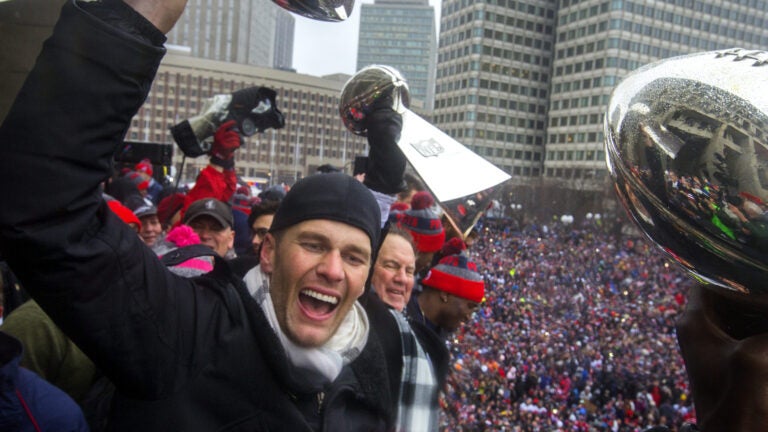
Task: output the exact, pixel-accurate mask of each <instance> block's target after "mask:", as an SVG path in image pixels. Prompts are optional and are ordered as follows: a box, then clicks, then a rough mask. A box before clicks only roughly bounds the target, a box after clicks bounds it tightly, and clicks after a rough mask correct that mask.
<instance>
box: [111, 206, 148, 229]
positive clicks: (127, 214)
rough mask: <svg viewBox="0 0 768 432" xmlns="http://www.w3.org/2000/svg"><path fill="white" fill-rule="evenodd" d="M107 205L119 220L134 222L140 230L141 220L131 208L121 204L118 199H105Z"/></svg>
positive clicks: (128, 222) (127, 222)
mask: <svg viewBox="0 0 768 432" xmlns="http://www.w3.org/2000/svg"><path fill="white" fill-rule="evenodd" d="M107 205H108V206H109V208H110V210H112V212H113V213H114V214H116V215H117V217H119V218H120V220H122V221H123V222H125V223H126V224H129V225H130V224H136V226H137V227H138V228H139V231H141V221H140V220H139V218H137V217H136V215H135V214H133V212H132V211H131V209H129V208H128V207H126V206H124V205H122V204H121V203H120V201H118V200H109V201H107Z"/></svg>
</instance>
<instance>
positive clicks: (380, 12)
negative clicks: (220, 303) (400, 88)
mask: <svg viewBox="0 0 768 432" xmlns="http://www.w3.org/2000/svg"><path fill="white" fill-rule="evenodd" d="M436 33H437V31H436V29H435V9H434V8H433V7H432V6H430V5H429V3H428V1H427V0H375V2H374V3H373V4H366V3H364V4H361V5H360V36H359V39H358V48H357V70H360V69H362V68H364V67H365V66H369V65H372V64H384V65H388V66H392V67H394V68H395V69H397V70H399V71H400V72H401V73H402V74H403V76H404V77H405V79H406V80H407V81H408V87H409V89H410V92H411V98H413V99H415V100H417V101H419V102H421V103H420V104H419V105H421V106H422V107H423V109H424V110H425V111H426V112H429V111H430V110H431V108H432V106H433V103H434V89H435V59H436V49H437V40H436Z"/></svg>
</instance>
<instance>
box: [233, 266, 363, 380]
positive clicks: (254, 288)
mask: <svg viewBox="0 0 768 432" xmlns="http://www.w3.org/2000/svg"><path fill="white" fill-rule="evenodd" d="M243 280H244V281H245V285H246V287H248V292H250V294H251V296H252V297H253V298H254V299H256V301H257V302H258V303H259V305H260V306H261V309H262V310H263V311H264V315H265V316H266V317H267V321H269V324H270V325H271V326H272V330H274V332H275V334H277V337H278V339H279V340H280V343H281V344H282V346H283V348H284V349H285V352H286V354H287V355H288V359H289V360H290V361H291V363H292V364H293V365H294V366H296V367H298V368H301V369H304V370H307V371H310V372H316V373H318V374H320V376H321V377H323V378H325V379H326V380H328V382H333V380H335V379H336V377H337V376H338V375H339V373H340V372H341V368H342V367H344V366H345V365H347V364H349V363H350V362H351V361H352V360H354V359H355V358H357V356H358V355H360V353H361V352H362V350H363V347H364V346H365V344H366V342H367V341H368V331H369V328H370V325H369V323H368V316H367V315H366V313H365V310H364V309H363V307H362V306H361V305H360V303H358V302H355V303H354V305H353V307H352V309H350V310H349V313H348V314H347V316H346V317H344V321H342V323H341V325H340V326H339V328H338V330H337V331H336V333H335V334H334V335H333V336H332V337H331V339H330V340H328V342H326V343H325V345H323V346H321V347H319V348H304V347H300V346H298V345H296V344H295V343H293V342H292V341H291V340H290V339H288V337H287V336H286V335H285V333H283V330H282V329H281V328H280V325H279V323H278V322H277V315H275V306H274V305H273V304H272V296H271V295H269V276H268V275H267V274H266V273H264V272H263V271H262V270H261V265H258V266H256V267H254V268H253V269H251V270H250V271H249V272H248V273H247V274H246V275H245V277H244V278H243Z"/></svg>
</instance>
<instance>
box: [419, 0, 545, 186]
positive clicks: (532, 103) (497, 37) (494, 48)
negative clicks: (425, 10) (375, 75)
mask: <svg viewBox="0 0 768 432" xmlns="http://www.w3.org/2000/svg"><path fill="white" fill-rule="evenodd" d="M555 17H556V4H555V1H554V0H526V1H515V0H488V1H483V0H447V1H445V2H443V10H442V17H441V20H440V44H439V48H438V67H437V90H436V95H435V111H434V121H435V124H436V125H438V127H440V128H441V129H443V130H444V131H445V132H446V133H448V134H449V135H451V136H453V137H454V138H456V139H457V140H458V141H460V142H462V143H463V144H465V145H466V146H468V147H469V148H470V149H472V150H474V151H475V152H476V153H477V154H479V155H481V156H483V157H484V158H486V159H488V160H489V161H491V162H493V163H494V164H496V165H497V166H499V167H501V168H502V169H503V170H504V171H506V172H508V173H510V174H513V181H522V182H525V181H528V179H533V178H539V177H541V175H542V166H543V165H542V162H543V158H544V143H545V139H546V124H547V103H548V101H549V96H550V94H549V88H550V79H551V69H552V53H553V45H554V44H553V42H554V36H555V23H556V20H555Z"/></svg>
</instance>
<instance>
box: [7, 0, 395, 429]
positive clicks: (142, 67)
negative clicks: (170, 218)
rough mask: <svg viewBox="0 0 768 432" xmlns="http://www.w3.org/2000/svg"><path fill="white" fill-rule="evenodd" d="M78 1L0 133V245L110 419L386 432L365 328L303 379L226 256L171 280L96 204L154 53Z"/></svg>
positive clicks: (386, 409)
mask: <svg viewBox="0 0 768 432" xmlns="http://www.w3.org/2000/svg"><path fill="white" fill-rule="evenodd" d="M104 3H107V2H104ZM82 7H84V6H82ZM82 7H81V6H78V4H77V3H75V2H69V3H67V4H66V5H65V6H64V8H63V9H62V16H61V18H60V19H59V22H58V23H57V25H56V28H55V30H54V33H53V36H52V37H51V38H50V39H49V40H47V41H46V42H45V45H44V48H43V51H42V53H41V54H40V57H39V58H38V60H37V63H36V65H35V67H34V68H33V70H32V72H31V73H30V75H29V76H28V78H27V81H26V82H25V84H24V86H23V87H22V89H21V91H20V94H19V96H18V98H17V100H16V102H15V103H14V105H13V107H12V108H11V111H10V112H9V114H8V116H7V118H6V120H5V122H4V124H3V125H2V127H0V185H2V187H0V207H1V208H2V209H1V210H0V254H2V256H4V257H5V258H7V260H8V262H9V263H10V265H11V267H12V268H13V270H14V272H16V274H17V275H18V277H19V279H20V280H21V281H22V283H23V284H24V286H25V287H26V288H27V289H28V290H29V291H30V293H31V294H32V295H33V297H34V298H35V299H36V300H37V301H38V303H39V304H40V305H41V306H42V307H43V309H44V310H45V311H46V312H47V313H48V314H49V315H50V316H51V318H52V319H53V320H54V321H55V322H56V323H57V324H58V325H59V326H60V327H61V328H62V330H64V332H65V333H66V334H67V335H68V336H69V337H70V338H71V339H72V340H73V341H74V342H75V343H76V344H77V345H78V346H79V347H80V348H81V349H82V350H83V351H84V352H85V353H86V354H87V355H88V356H89V357H90V358H91V359H92V360H93V361H94V363H96V364H97V365H98V366H99V368H100V369H102V370H103V371H104V372H105V374H106V375H107V376H108V377H109V378H110V380H112V381H113V382H114V383H115V385H116V387H117V394H116V396H115V409H114V418H112V421H111V426H112V428H113V429H114V430H131V431H139V430H140V431H153V430H158V431H159V430H162V431H171V430H172V431H217V430H221V431H241V430H242V431H310V430H324V431H345V430H346V431H381V430H388V429H389V428H390V426H391V424H392V415H393V414H392V412H391V411H392V409H391V407H392V398H391V395H390V393H389V382H388V378H387V377H388V375H389V372H388V371H387V368H386V365H385V363H384V360H383V359H384V355H383V352H382V347H381V345H380V342H379V339H378V338H377V335H376V333H375V332H371V335H370V337H369V340H368V344H367V345H366V346H365V349H364V350H363V353H362V354H361V355H360V356H359V357H358V358H357V359H356V360H355V361H354V362H352V364H351V365H349V366H347V367H345V368H344V369H343V370H342V373H341V375H340V376H339V377H338V378H337V379H336V381H334V383H333V384H332V385H331V386H330V387H329V388H326V389H312V388H306V384H305V383H303V382H299V381H300V380H299V379H298V378H297V377H296V375H295V374H294V373H293V372H294V371H292V370H291V367H290V366H289V362H288V360H287V357H286V355H285V354H284V351H283V349H282V347H281V345H280V344H279V342H278V340H277V338H276V336H275V335H274V333H273V332H272V330H271V329H270V326H269V324H268V323H267V321H266V319H265V318H264V316H263V313H262V312H261V309H260V307H259V306H258V305H257V304H256V302H255V301H254V300H253V299H252V298H251V297H250V295H249V294H248V292H247V289H246V288H245V287H244V284H243V282H242V280H240V279H238V278H236V277H234V276H233V275H232V273H231V272H230V271H229V268H228V267H227V266H226V265H220V264H221V263H218V264H217V265H216V270H214V271H213V272H212V273H211V274H209V275H206V276H203V277H200V278H198V279H193V280H190V279H184V278H181V277H178V276H176V275H174V274H172V273H171V272H169V271H168V270H167V269H166V268H165V267H164V266H163V264H162V263H161V262H160V261H159V260H158V259H157V257H156V256H155V254H154V253H153V252H152V251H151V250H150V249H148V248H147V247H145V246H144V245H143V243H141V241H140V239H139V237H138V236H137V235H136V233H135V232H133V231H132V230H131V229H130V228H128V227H127V226H126V225H125V224H124V223H122V222H121V221H120V220H119V219H118V218H117V217H116V216H115V215H114V214H113V213H112V212H110V211H109V210H108V209H107V207H106V205H105V204H104V202H103V201H102V198H101V192H100V190H99V184H100V183H101V182H102V181H103V180H104V179H105V178H107V177H108V175H109V173H110V168H111V167H110V163H111V162H110V161H111V159H112V155H113V152H114V149H115V147H116V146H117V145H118V144H119V143H120V142H121V141H122V139H123V137H124V136H125V133H126V131H127V128H128V125H129V123H130V121H131V118H132V117H133V115H134V114H135V113H136V112H137V110H138V108H139V107H140V106H141V105H142V104H143V103H144V101H145V99H146V98H147V94H148V91H149V88H150V86H151V83H152V79H153V78H154V75H155V73H156V71H157V67H158V65H159V63H160V59H161V58H162V56H163V54H164V52H165V51H164V49H163V48H161V47H159V46H157V45H153V44H151V43H148V42H146V41H144V40H142V38H141V34H140V33H141V32H142V26H146V25H147V22H146V21H144V22H143V23H141V21H142V20H143V18H141V17H138V19H137V18H136V17H134V18H133V19H131V20H128V21H131V22H129V23H128V24H129V25H134V27H135V28H137V31H135V32H133V34H129V33H126V32H124V31H121V30H120V29H118V28H116V26H115V25H112V24H108V23H105V22H104V21H102V20H100V19H98V18H96V17H95V16H94V15H93V14H91V13H89V12H87V11H85V10H83V9H82ZM117 27H119V26H117ZM222 263H223V262H222ZM371 325H372V327H375V326H376V324H375V323H371ZM320 402H322V404H320Z"/></svg>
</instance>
